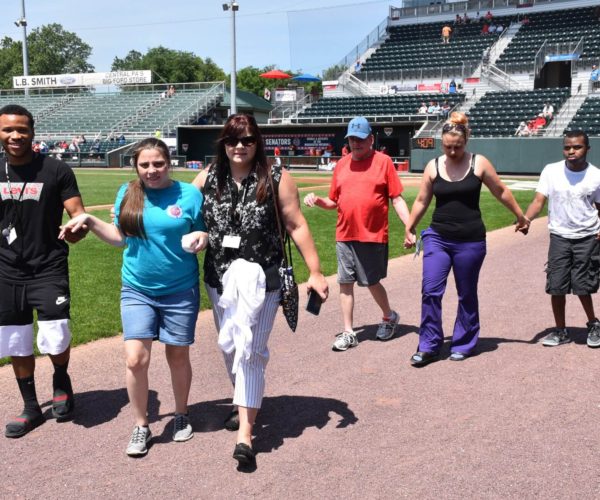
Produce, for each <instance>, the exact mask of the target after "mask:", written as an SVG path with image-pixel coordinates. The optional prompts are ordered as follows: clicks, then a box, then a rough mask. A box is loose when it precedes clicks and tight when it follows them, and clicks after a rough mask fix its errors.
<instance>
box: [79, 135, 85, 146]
mask: <svg viewBox="0 0 600 500" xmlns="http://www.w3.org/2000/svg"><path fill="white" fill-rule="evenodd" d="M78 141H79V144H85V143H86V142H87V139H86V138H85V135H83V134H81V135H80V136H78Z"/></svg>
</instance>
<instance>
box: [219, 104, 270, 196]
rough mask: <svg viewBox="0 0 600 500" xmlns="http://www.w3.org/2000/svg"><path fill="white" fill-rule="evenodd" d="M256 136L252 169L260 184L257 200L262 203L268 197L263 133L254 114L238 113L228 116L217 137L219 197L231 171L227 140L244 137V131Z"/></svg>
mask: <svg viewBox="0 0 600 500" xmlns="http://www.w3.org/2000/svg"><path fill="white" fill-rule="evenodd" d="M246 130H247V131H248V133H249V134H250V135H252V136H254V137H256V152H255V154H254V159H253V165H252V170H254V172H256V176H257V177H258V184H257V187H256V201H258V203H262V202H264V201H265V199H266V198H267V186H268V184H269V182H268V178H269V163H268V161H267V155H266V154H265V145H264V142H263V138H262V134H261V133H260V129H259V128H258V125H257V123H256V120H255V119H254V117H253V116H252V115H247V114H243V113H238V114H235V115H231V116H230V117H229V118H227V121H226V122H225V126H224V127H223V130H222V131H221V134H220V135H219V138H218V139H217V159H216V161H215V165H216V168H217V193H216V194H217V199H220V198H221V193H222V192H223V191H224V190H225V186H226V184H227V176H228V175H229V174H230V172H231V168H230V166H229V158H227V154H226V153H225V141H226V140H227V139H229V138H232V137H235V138H237V137H243V135H244V133H245V132H246Z"/></svg>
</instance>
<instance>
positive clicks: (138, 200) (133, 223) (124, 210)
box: [119, 137, 171, 238]
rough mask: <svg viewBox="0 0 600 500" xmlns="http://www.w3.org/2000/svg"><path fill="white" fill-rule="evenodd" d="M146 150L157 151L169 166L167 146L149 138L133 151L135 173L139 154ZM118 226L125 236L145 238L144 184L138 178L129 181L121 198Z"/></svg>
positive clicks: (158, 140) (169, 159)
mask: <svg viewBox="0 0 600 500" xmlns="http://www.w3.org/2000/svg"><path fill="white" fill-rule="evenodd" d="M146 149H158V150H159V151H160V153H161V155H162V157H163V158H164V159H165V161H166V162H167V165H170V164H171V155H170V154H169V148H168V147H167V145H166V144H165V143H164V142H163V141H161V140H160V139H156V138H155V137H149V138H148V139H144V140H143V141H141V142H140V143H139V144H138V145H137V146H136V147H135V149H134V150H133V155H132V161H133V166H134V168H135V169H136V171H137V164H138V159H139V157H140V154H141V153H142V151H144V150H146ZM119 226H120V227H121V230H122V231H123V233H124V234H126V235H127V236H136V237H138V238H146V231H145V230H144V183H143V182H142V180H141V179H140V178H139V177H138V178H137V179H135V180H133V181H130V182H129V185H128V186H127V191H126V192H125V196H123V200H122V201H121V206H120V209H119Z"/></svg>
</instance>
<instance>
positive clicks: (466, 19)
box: [463, 12, 471, 24]
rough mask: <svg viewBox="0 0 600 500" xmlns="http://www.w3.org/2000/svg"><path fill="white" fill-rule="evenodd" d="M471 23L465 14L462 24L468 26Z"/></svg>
mask: <svg viewBox="0 0 600 500" xmlns="http://www.w3.org/2000/svg"><path fill="white" fill-rule="evenodd" d="M470 22H471V18H470V17H469V14H467V13H466V12H465V15H464V17H463V24H469V23H470Z"/></svg>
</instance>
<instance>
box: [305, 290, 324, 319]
mask: <svg viewBox="0 0 600 500" xmlns="http://www.w3.org/2000/svg"><path fill="white" fill-rule="evenodd" d="M322 303H323V299H322V298H321V296H320V295H319V294H318V293H317V292H316V291H315V290H311V291H310V292H309V294H308V302H307V303H306V310H307V311H308V312H309V313H311V314H314V315H315V316H317V315H318V314H319V312H320V311H321V304H322Z"/></svg>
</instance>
